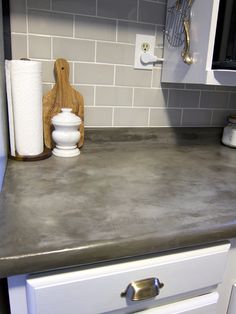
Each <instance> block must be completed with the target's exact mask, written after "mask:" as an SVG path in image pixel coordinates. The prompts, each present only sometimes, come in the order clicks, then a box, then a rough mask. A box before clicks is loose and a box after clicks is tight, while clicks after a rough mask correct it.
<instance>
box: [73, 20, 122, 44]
mask: <svg viewBox="0 0 236 314" xmlns="http://www.w3.org/2000/svg"><path fill="white" fill-rule="evenodd" d="M75 37H79V38H87V39H97V40H106V41H115V40H116V21H115V20H111V19H104V18H99V17H92V16H82V15H78V16H76V17H75Z"/></svg>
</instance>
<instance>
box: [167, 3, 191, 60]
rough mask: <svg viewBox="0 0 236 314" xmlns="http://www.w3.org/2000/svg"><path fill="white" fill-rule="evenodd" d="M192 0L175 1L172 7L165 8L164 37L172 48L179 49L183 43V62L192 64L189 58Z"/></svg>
mask: <svg viewBox="0 0 236 314" xmlns="http://www.w3.org/2000/svg"><path fill="white" fill-rule="evenodd" d="M193 2H194V0H176V2H175V4H174V5H173V6H170V7H169V8H167V20H166V37H167V40H168V42H169V44H170V45H171V46H173V47H180V46H182V45H183V43H185V47H184V50H183V52H182V54H181V55H182V57H183V61H184V62H185V63H187V64H191V63H192V62H193V60H192V57H191V56H190V14H191V7H192V4H193Z"/></svg>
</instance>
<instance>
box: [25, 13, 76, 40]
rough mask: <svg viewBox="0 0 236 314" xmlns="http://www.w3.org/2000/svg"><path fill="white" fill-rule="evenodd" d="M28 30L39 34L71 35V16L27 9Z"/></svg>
mask: <svg viewBox="0 0 236 314" xmlns="http://www.w3.org/2000/svg"><path fill="white" fill-rule="evenodd" d="M28 24H29V32H30V33H34V34H40V35H56V36H69V37H71V36H72V35H73V16H72V15H69V14H64V13H55V12H44V11H40V10H29V14H28Z"/></svg>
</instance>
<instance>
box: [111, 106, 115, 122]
mask: <svg viewBox="0 0 236 314" xmlns="http://www.w3.org/2000/svg"><path fill="white" fill-rule="evenodd" d="M114 120H115V108H114V107H113V109H112V118H111V125H112V126H114Z"/></svg>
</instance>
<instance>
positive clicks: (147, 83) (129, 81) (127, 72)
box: [116, 66, 152, 87]
mask: <svg viewBox="0 0 236 314" xmlns="http://www.w3.org/2000/svg"><path fill="white" fill-rule="evenodd" d="M151 79H152V72H151V71H148V70H142V71H139V70H136V69H134V68H133V67H125V66H117V67H116V85H121V86H138V87H151Z"/></svg>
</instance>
